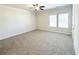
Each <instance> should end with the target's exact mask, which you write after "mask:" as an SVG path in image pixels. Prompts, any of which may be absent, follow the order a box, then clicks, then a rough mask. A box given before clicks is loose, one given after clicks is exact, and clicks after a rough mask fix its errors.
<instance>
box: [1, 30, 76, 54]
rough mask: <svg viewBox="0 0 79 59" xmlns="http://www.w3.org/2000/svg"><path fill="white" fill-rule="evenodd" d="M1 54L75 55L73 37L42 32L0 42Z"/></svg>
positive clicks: (33, 32) (37, 31)
mask: <svg viewBox="0 0 79 59" xmlns="http://www.w3.org/2000/svg"><path fill="white" fill-rule="evenodd" d="M0 54H9V55H10V54H11V55H12V54H13V55H24V54H25V55H74V54H75V52H74V48H73V41H72V38H71V36H68V35H64V34H59V33H51V32H46V31H41V30H35V31H32V32H28V33H24V34H21V35H17V36H15V37H11V38H7V39H4V40H1V41H0Z"/></svg>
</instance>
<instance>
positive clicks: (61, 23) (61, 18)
mask: <svg viewBox="0 0 79 59" xmlns="http://www.w3.org/2000/svg"><path fill="white" fill-rule="evenodd" d="M58 27H59V28H68V13H65V14H59V15H58Z"/></svg>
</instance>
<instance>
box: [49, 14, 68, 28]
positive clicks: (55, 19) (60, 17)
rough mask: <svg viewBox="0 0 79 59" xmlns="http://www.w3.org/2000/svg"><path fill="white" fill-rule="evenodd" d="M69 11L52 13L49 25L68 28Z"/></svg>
mask: <svg viewBox="0 0 79 59" xmlns="http://www.w3.org/2000/svg"><path fill="white" fill-rule="evenodd" d="M68 16H69V14H68V13H62V14H56V15H51V16H50V20H49V26H51V27H58V28H68Z"/></svg>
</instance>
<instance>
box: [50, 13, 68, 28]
mask: <svg viewBox="0 0 79 59" xmlns="http://www.w3.org/2000/svg"><path fill="white" fill-rule="evenodd" d="M66 13H67V14H68V27H67V28H64V27H59V19H58V18H59V14H66ZM52 15H57V22H56V24H57V26H56V27H53V26H50V16H51V15H50V16H49V26H50V27H53V28H60V29H61V28H62V29H68V28H69V13H68V12H62V13H57V14H52Z"/></svg>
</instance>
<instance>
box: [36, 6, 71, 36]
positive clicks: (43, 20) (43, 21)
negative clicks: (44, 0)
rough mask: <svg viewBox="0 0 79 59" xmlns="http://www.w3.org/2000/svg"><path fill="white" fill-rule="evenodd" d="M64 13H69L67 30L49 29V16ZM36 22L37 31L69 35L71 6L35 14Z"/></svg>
mask: <svg viewBox="0 0 79 59" xmlns="http://www.w3.org/2000/svg"><path fill="white" fill-rule="evenodd" d="M64 12H68V13H69V28H68V29H64V28H63V29H62V28H54V27H49V16H50V15H53V14H57V13H64ZM36 21H37V29H41V30H47V31H51V32H59V33H65V34H71V33H72V6H71V5H70V6H65V7H59V8H55V9H50V10H46V11H40V12H38V13H37V20H36Z"/></svg>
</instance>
